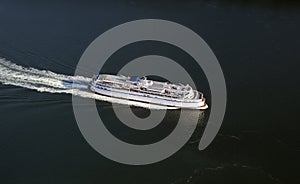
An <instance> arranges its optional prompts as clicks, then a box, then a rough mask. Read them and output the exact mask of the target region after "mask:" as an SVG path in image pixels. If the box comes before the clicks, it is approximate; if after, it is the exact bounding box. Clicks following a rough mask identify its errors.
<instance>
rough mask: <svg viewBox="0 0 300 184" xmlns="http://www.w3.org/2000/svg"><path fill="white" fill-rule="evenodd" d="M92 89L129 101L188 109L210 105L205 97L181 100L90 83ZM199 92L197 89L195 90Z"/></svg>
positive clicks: (203, 107)
mask: <svg viewBox="0 0 300 184" xmlns="http://www.w3.org/2000/svg"><path fill="white" fill-rule="evenodd" d="M90 90H91V91H93V92H95V93H97V94H100V95H105V96H109V97H113V98H120V99H126V100H129V101H137V102H143V103H149V104H155V105H160V106H167V107H174V108H186V109H207V108H208V105H207V104H206V103H205V99H204V98H203V99H195V100H188V101H187V100H185V101H183V100H179V99H175V98H173V99H172V98H169V99H166V98H162V97H159V96H151V95H147V94H142V93H138V92H134V91H129V90H123V89H113V88H109V87H104V86H101V87H99V86H97V87H96V86H95V85H93V84H92V85H90ZM194 92H195V93H198V92H197V91H194Z"/></svg>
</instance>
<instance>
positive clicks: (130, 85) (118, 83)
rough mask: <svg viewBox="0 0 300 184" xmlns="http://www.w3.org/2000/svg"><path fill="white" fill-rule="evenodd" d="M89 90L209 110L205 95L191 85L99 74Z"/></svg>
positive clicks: (125, 97) (94, 78)
mask: <svg viewBox="0 0 300 184" xmlns="http://www.w3.org/2000/svg"><path fill="white" fill-rule="evenodd" d="M89 89H90V90H91V91H92V92H94V93H97V94H100V95H104V96H109V97H113V98H120V99H126V100H129V101H137V102H143V103H149V104H153V105H161V106H167V107H174V108H177V109H180V108H185V109H207V108H208V105H207V104H206V103H205V98H204V96H203V93H201V92H199V91H196V90H194V89H193V88H192V87H191V86H189V85H188V84H187V85H183V84H171V83H169V82H159V81H153V80H148V79H147V78H146V77H141V78H140V77H138V76H123V75H109V74H96V75H94V76H93V78H92V81H91V82H90V84H89Z"/></svg>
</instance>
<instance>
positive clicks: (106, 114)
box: [96, 101, 209, 145]
mask: <svg viewBox="0 0 300 184" xmlns="http://www.w3.org/2000/svg"><path fill="white" fill-rule="evenodd" d="M96 104H97V109H98V113H99V116H100V117H101V119H102V121H103V123H104V125H105V126H106V128H107V129H108V130H109V131H110V132H111V133H112V134H113V135H114V136H115V137H117V138H118V139H120V140H123V141H125V142H127V143H130V144H136V145H145V144H152V143H155V142H158V141H161V140H162V139H164V138H166V137H167V136H168V135H170V134H171V133H172V131H173V130H174V129H175V127H176V126H177V124H178V121H179V118H180V116H181V113H182V112H181V111H185V112H184V113H185V114H188V116H189V117H193V118H194V119H196V118H197V122H192V121H191V119H193V118H191V119H189V118H187V119H183V122H182V123H183V124H184V128H186V129H190V128H193V126H194V124H195V123H197V127H196V129H195V131H194V134H193V135H192V137H191V139H190V140H191V141H192V142H193V141H197V140H199V139H200V138H201V135H202V133H201V132H203V130H204V128H205V125H206V122H207V115H208V114H209V112H208V111H201V110H189V109H182V110H180V109H172V110H170V109H168V110H166V114H165V116H164V117H163V119H162V121H161V122H158V123H159V124H158V125H157V126H155V127H153V128H151V129H148V130H136V129H134V128H131V127H129V126H127V125H126V124H124V123H123V122H122V121H120V120H119V119H118V117H117V115H116V114H115V112H114V109H113V107H112V104H111V103H107V102H101V101H96ZM114 108H118V111H120V112H122V110H124V112H125V111H128V109H129V110H130V111H131V112H132V113H133V115H134V116H136V117H138V118H140V119H145V118H147V117H149V116H151V110H149V109H146V108H142V107H135V106H127V105H119V104H118V105H116V106H115V105H114ZM153 111H161V110H153ZM135 123H139V122H135ZM199 133H200V134H199Z"/></svg>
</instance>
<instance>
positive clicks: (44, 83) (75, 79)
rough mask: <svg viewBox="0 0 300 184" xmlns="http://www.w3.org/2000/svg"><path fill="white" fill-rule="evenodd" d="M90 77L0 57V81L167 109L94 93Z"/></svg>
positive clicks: (43, 89)
mask: <svg viewBox="0 0 300 184" xmlns="http://www.w3.org/2000/svg"><path fill="white" fill-rule="evenodd" d="M91 80H92V78H89V77H84V76H69V75H63V74H57V73H54V72H51V71H47V70H38V69H35V68H27V67H23V66H19V65H16V64H14V63H12V62H10V61H7V60H6V59H3V58H0V83H2V84H4V85H14V86H18V87H23V88H27V89H31V90H36V91H39V92H48V93H65V94H71V95H75V96H79V97H83V98H91V99H96V100H101V101H107V102H111V103H118V104H124V105H133V106H138V107H143V108H150V109H168V108H169V107H164V106H160V105H152V104H147V103H141V102H133V101H128V100H123V99H116V98H111V97H107V96H102V95H98V94H95V93H93V92H91V91H89V89H88V85H89V82H90V81H91Z"/></svg>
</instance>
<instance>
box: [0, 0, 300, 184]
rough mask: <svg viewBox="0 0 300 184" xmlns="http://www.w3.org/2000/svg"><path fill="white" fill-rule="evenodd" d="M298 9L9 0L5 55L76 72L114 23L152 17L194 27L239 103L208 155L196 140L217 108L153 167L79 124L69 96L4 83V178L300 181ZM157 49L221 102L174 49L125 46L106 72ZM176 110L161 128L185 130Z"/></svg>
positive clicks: (1, 22) (1, 33) (0, 126)
mask: <svg viewBox="0 0 300 184" xmlns="http://www.w3.org/2000/svg"><path fill="white" fill-rule="evenodd" d="M299 10H300V7H299V5H298V4H297V3H295V2H294V1H288V2H282V1H280V2H277V1H276V2H273V1H266V2H264V3H260V2H259V1H257V2H256V1H255V2H249V1H186V2H183V1H164V2H157V1H154V2H151V3H145V2H136V1H128V2H127V1H107V2H101V3H100V2H99V3H96V2H92V1H91V2H85V3H83V2H74V3H59V1H54V2H52V1H49V2H46V3H45V2H44V3H42V2H35V1H33V2H28V3H25V2H11V1H2V2H1V3H0V57H3V58H6V59H7V60H10V61H12V62H14V63H16V64H18V65H22V66H27V67H34V68H38V69H45V70H50V71H53V72H56V73H62V74H66V75H73V74H74V70H75V67H76V65H77V62H78V61H79V58H80V56H81V54H82V53H83V51H84V50H85V48H86V47H87V46H88V45H89V44H90V42H91V41H93V40H94V39H95V38H96V37H97V36H99V35H100V34H101V33H103V32H105V31H106V30H108V29H110V28H112V27H114V26H117V25H119V24H121V23H125V22H127V21H132V20H136V19H144V18H156V19H166V20H171V21H174V22H178V23H180V24H183V25H185V26H187V27H189V28H190V29H192V30H193V31H195V32H196V33H197V34H199V35H200V36H201V37H202V38H203V39H204V40H205V41H206V42H207V43H208V44H209V45H210V47H211V48H212V50H213V51H214V53H215V55H216V56H217V58H218V60H219V62H220V65H221V67H222V69H223V72H224V75H225V79H226V85H227V93H228V103H227V110H226V115H225V119H224V122H223V124H222V127H221V129H220V132H219V134H218V135H217V137H216V138H215V140H214V141H213V143H212V144H211V145H210V146H209V147H208V148H207V149H206V150H204V151H198V150H197V145H198V141H197V140H199V138H200V137H201V133H202V130H203V128H204V127H205V117H207V116H208V114H209V110H208V111H206V112H205V115H204V116H205V117H204V118H203V119H202V120H199V126H198V128H197V131H196V132H195V133H194V135H193V137H192V139H191V140H190V141H189V142H188V143H187V144H186V145H185V146H184V147H183V148H182V149H181V150H180V151H178V152H177V153H176V154H175V155H173V156H172V157H170V158H168V159H166V160H164V161H162V162H159V163H155V164H151V165H146V166H128V165H123V164H118V163H116V162H113V161H110V160H108V159H106V158H104V157H103V156H101V155H100V154H98V153H97V152H96V151H94V150H93V149H92V148H91V147H90V146H89V145H88V143H87V142H86V141H85V139H84V138H83V137H82V135H81V133H80V131H79V129H78V127H77V124H76V121H75V118H74V115H73V110H72V103H71V96H70V95H67V94H50V93H39V92H36V91H33V90H28V89H24V88H20V87H15V86H7V85H2V84H0V88H1V89H0V115H1V119H0V140H1V142H0V146H1V147H0V156H1V157H0V176H1V177H0V180H1V183H164V184H165V183H173V184H179V183H299V181H300V180H299V175H298V173H299V164H300V163H299V151H300V138H299V124H298V123H299V116H298V112H299V105H300V104H299V100H298V98H299V97H300V95H299V82H300V81H299V66H300V65H299V62H300V52H299V48H300V45H299V28H300V23H299V20H300V13H299V12H300V11H299ZM149 53H152V54H153V53H155V54H161V55H164V56H167V57H171V58H172V59H174V60H176V61H178V62H179V63H180V64H182V65H183V66H184V67H185V68H186V69H187V70H188V71H189V72H190V73H191V75H192V76H193V78H194V79H195V81H196V82H197V86H200V88H201V90H202V91H203V92H204V93H205V94H206V96H208V103H210V96H209V95H210V91H209V88H208V84H207V81H206V78H205V76H204V75H203V73H202V71H201V69H200V68H197V67H195V66H194V65H193V64H191V63H193V61H191V58H189V56H187V55H185V53H183V52H181V51H180V50H178V49H177V48H174V47H172V46H170V45H166V44H162V43H154V42H146V43H137V45H130V46H127V47H125V48H122V49H121V50H119V51H118V52H117V53H115V54H114V55H113V56H112V57H111V58H110V61H109V63H110V64H111V66H114V67H109V66H106V67H104V68H103V72H116V71H118V69H120V67H121V66H122V64H124V63H126V62H128V61H129V60H131V59H133V58H135V57H138V56H142V55H146V54H149ZM97 104H98V111H99V112H100V114H109V113H112V112H111V111H112V109H111V104H109V103H107V102H97ZM133 111H134V112H135V113H137V114H138V115H141V116H143V115H145V114H147V113H148V112H147V111H146V110H143V109H140V108H133ZM172 113H173V114H172ZM170 115H171V116H172V117H171V118H169V119H168V122H169V124H165V125H163V126H161V127H160V128H162V129H161V130H156V132H157V135H162V134H164V133H168V131H169V130H171V129H172V127H174V123H176V116H177V115H176V112H171V114H170ZM104 118H105V117H104ZM106 118H109V117H106ZM172 118H173V119H172ZM107 126H110V128H111V129H115V130H114V131H116V134H118V133H119V134H118V136H119V137H121V138H123V139H125V140H127V141H129V142H130V141H133V142H134V141H136V142H137V143H145V142H149V141H150V139H151V138H153V139H152V141H153V140H155V139H156V138H157V135H156V134H155V133H153V132H152V133H151V132H148V133H149V135H148V136H147V137H146V138H143V136H142V135H140V134H137V133H133V132H131V131H130V130H127V129H126V128H124V127H122V126H121V125H120V124H112V125H107ZM160 138H162V136H161V137H160Z"/></svg>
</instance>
